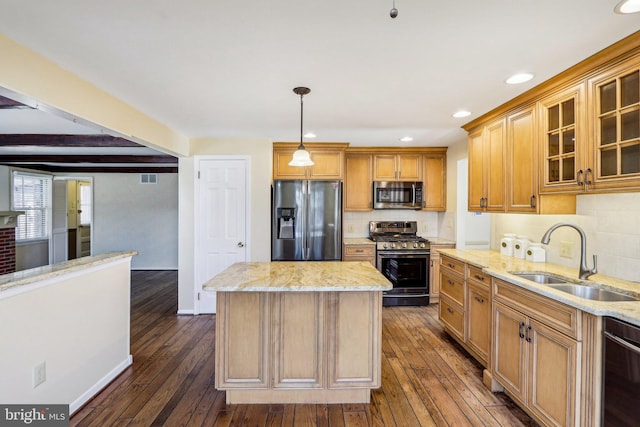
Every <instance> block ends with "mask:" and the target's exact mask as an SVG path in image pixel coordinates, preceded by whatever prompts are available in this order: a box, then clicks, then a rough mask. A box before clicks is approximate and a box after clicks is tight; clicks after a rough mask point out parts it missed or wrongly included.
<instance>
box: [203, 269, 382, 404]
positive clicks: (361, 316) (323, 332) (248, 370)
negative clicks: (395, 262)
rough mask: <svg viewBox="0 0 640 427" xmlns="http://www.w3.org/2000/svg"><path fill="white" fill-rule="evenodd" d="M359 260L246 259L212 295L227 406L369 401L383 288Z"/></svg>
mask: <svg viewBox="0 0 640 427" xmlns="http://www.w3.org/2000/svg"><path fill="white" fill-rule="evenodd" d="M391 287H392V285H391V283H390V282H389V281H388V280H387V279H386V278H385V277H384V276H382V274H380V273H379V272H378V271H377V270H376V269H375V267H373V266H372V265H371V264H369V263H367V262H327V261H324V262H312V261H311V262H249V263H236V264H233V265H231V266H230V267H229V268H227V269H226V270H224V271H222V272H221V273H220V274H218V275H216V276H215V277H213V278H212V279H210V280H209V281H208V282H206V283H205V284H204V285H203V290H205V291H215V292H217V303H216V304H217V305H216V343H215V345H216V352H215V355H216V356H215V359H216V360H215V364H216V366H215V372H216V377H215V386H216V388H217V389H220V390H226V400H227V403H230V404H231V403H368V402H369V400H370V395H371V393H370V390H371V389H374V388H378V387H379V386H380V358H381V354H382V348H381V343H382V291H385V290H389V289H391Z"/></svg>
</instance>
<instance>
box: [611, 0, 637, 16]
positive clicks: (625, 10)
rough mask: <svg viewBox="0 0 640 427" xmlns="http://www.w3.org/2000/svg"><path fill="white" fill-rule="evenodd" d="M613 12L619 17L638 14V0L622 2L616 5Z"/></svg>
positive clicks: (623, 0) (624, 0)
mask: <svg viewBox="0 0 640 427" xmlns="http://www.w3.org/2000/svg"><path fill="white" fill-rule="evenodd" d="M613 11H614V12H615V13H618V14H620V15H627V14H629V13H638V12H640V0H622V1H621V2H620V3H618V4H617V5H616V7H615V8H614V9H613Z"/></svg>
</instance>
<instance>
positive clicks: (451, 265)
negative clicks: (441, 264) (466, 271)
mask: <svg viewBox="0 0 640 427" xmlns="http://www.w3.org/2000/svg"><path fill="white" fill-rule="evenodd" d="M447 265H448V266H449V268H456V266H455V265H454V264H451V263H448V264H447Z"/></svg>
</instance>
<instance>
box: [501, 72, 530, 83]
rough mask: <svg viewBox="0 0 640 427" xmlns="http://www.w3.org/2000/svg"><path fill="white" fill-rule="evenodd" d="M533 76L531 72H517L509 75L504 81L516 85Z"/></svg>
mask: <svg viewBox="0 0 640 427" xmlns="http://www.w3.org/2000/svg"><path fill="white" fill-rule="evenodd" d="M532 78H533V74H531V73H518V74H514V75H513V76H511V77H509V78H508V79H507V80H506V82H507V83H508V84H510V85H517V84H520V83H524V82H528V81H529V80H531V79H532Z"/></svg>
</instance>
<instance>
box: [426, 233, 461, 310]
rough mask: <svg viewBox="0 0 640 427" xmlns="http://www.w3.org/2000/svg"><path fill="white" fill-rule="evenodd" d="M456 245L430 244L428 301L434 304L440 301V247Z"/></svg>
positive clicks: (451, 247) (448, 247)
mask: <svg viewBox="0 0 640 427" xmlns="http://www.w3.org/2000/svg"><path fill="white" fill-rule="evenodd" d="M455 246H456V245H455V244H453V243H451V244H438V243H432V244H431V254H430V256H429V262H430V265H429V267H430V268H429V303H430V304H435V303H437V302H438V301H440V252H438V251H439V250H440V249H453V248H454V247H455Z"/></svg>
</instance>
